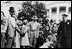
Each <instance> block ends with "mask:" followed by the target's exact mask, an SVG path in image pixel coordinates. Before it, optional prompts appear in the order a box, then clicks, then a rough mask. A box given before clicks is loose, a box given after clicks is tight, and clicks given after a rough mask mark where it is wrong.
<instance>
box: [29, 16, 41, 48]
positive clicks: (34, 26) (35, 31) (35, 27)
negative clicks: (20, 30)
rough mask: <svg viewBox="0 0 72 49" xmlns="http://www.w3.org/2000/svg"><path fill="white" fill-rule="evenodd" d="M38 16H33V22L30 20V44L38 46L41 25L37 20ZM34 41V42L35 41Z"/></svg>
mask: <svg viewBox="0 0 72 49" xmlns="http://www.w3.org/2000/svg"><path fill="white" fill-rule="evenodd" d="M37 19H38V18H37V16H35V15H34V16H33V17H32V20H33V21H31V22H29V26H30V37H29V38H30V44H31V45H32V46H34V47H35V46H36V41H37V38H38V36H39V26H40V24H39V23H38V22H37ZM33 41H34V42H33Z"/></svg>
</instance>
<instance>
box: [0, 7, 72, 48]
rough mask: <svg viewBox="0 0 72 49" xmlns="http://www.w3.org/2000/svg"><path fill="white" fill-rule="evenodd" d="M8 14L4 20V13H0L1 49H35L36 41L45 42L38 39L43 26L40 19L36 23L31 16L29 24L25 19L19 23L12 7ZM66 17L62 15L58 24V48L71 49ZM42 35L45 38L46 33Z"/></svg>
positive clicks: (36, 18) (69, 24)
mask: <svg viewBox="0 0 72 49" xmlns="http://www.w3.org/2000/svg"><path fill="white" fill-rule="evenodd" d="M9 13H10V15H9V16H8V18H6V17H5V15H4V13H3V12H2V11H1V47H2V48H21V47H22V48H26V47H27V48H30V47H33V48H36V47H37V46H36V45H38V41H37V40H40V42H41V41H42V40H46V39H42V40H41V39H38V38H39V37H40V36H41V34H43V33H42V32H41V33H40V28H41V26H42V25H43V24H42V21H41V20H42V19H40V20H39V22H38V21H37V20H38V17H37V16H36V15H33V16H32V21H30V22H28V20H27V19H25V20H23V21H20V20H18V19H17V16H16V15H15V10H14V7H10V9H9ZM66 16H67V15H65V14H63V21H62V22H61V23H60V26H59V28H58V31H57V38H58V39H57V41H58V42H57V47H58V48H61V47H62V48H66V47H67V48H68V47H69V48H70V47H71V44H70V43H71V30H69V29H71V28H70V26H71V21H65V18H66ZM44 26H45V25H44ZM50 28H51V27H50ZM67 28H68V29H67ZM48 30H49V29H48ZM50 30H51V29H50ZM50 30H49V32H50ZM44 34H45V36H46V35H47V34H46V31H45V32H44ZM48 34H49V33H48ZM50 34H52V32H50ZM41 37H43V36H41ZM51 37H52V36H51ZM53 37H54V36H53ZM47 41H48V40H47ZM51 42H52V41H51ZM48 44H49V43H47V45H48Z"/></svg>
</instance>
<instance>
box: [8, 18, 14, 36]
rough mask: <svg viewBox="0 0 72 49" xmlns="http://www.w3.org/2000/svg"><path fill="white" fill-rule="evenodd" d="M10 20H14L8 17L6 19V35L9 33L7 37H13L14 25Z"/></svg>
mask: <svg viewBox="0 0 72 49" xmlns="http://www.w3.org/2000/svg"><path fill="white" fill-rule="evenodd" d="M11 21H15V20H11V19H10V18H9V19H8V35H9V37H14V35H15V26H14V25H13V24H12V23H13V22H11ZM14 23H15V22H14Z"/></svg>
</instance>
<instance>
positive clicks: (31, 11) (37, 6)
mask: <svg viewBox="0 0 72 49" xmlns="http://www.w3.org/2000/svg"><path fill="white" fill-rule="evenodd" d="M22 7H23V10H22V12H20V13H19V16H18V19H20V17H23V19H20V20H24V18H26V19H31V18H32V16H33V15H37V17H38V18H40V17H42V18H43V15H44V14H47V12H46V8H45V5H44V4H43V3H39V2H37V1H36V2H35V3H34V4H32V1H27V2H23V4H22Z"/></svg>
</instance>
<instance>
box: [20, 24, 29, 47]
mask: <svg viewBox="0 0 72 49" xmlns="http://www.w3.org/2000/svg"><path fill="white" fill-rule="evenodd" d="M22 27H23V28H24V31H25V29H27V26H26V25H25V26H24V25H23V26H22ZM21 45H22V46H29V45H30V44H29V38H28V32H26V33H25V36H24V37H22V38H21Z"/></svg>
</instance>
